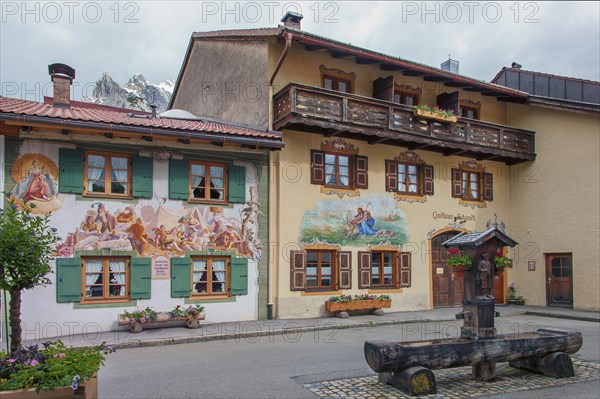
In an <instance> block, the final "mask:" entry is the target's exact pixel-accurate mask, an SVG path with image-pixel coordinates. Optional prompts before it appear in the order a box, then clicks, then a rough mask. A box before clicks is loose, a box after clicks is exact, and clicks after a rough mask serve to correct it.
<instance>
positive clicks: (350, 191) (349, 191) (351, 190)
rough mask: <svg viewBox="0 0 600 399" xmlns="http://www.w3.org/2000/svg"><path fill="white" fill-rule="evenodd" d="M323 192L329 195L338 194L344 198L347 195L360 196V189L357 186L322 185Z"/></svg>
mask: <svg viewBox="0 0 600 399" xmlns="http://www.w3.org/2000/svg"><path fill="white" fill-rule="evenodd" d="M321 194H327V195H337V196H338V197H340V198H342V197H344V196H345V195H347V196H348V197H358V196H359V195H360V191H358V189H357V188H333V187H327V186H321Z"/></svg>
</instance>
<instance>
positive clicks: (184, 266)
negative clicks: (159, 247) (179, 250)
mask: <svg viewBox="0 0 600 399" xmlns="http://www.w3.org/2000/svg"><path fill="white" fill-rule="evenodd" d="M191 274H192V261H191V259H190V258H171V298H187V297H189V296H190V295H191V291H192V290H191V287H192V276H191Z"/></svg>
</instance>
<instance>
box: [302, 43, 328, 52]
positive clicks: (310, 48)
mask: <svg viewBox="0 0 600 399" xmlns="http://www.w3.org/2000/svg"><path fill="white" fill-rule="evenodd" d="M304 48H305V49H306V51H327V48H326V47H323V46H317V45H314V44H305V45H304Z"/></svg>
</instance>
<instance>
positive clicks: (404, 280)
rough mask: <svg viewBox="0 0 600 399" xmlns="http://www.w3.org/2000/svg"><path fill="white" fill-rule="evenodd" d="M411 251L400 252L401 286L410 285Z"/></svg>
mask: <svg viewBox="0 0 600 399" xmlns="http://www.w3.org/2000/svg"><path fill="white" fill-rule="evenodd" d="M410 261H411V259H410V252H400V287H410V280H411V264H410Z"/></svg>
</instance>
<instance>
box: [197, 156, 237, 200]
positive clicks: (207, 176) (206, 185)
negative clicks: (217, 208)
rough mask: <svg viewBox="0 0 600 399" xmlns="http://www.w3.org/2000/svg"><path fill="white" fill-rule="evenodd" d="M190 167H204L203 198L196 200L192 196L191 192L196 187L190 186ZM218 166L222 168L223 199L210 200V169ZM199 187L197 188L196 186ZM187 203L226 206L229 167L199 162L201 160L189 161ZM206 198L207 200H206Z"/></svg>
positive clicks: (224, 164)
mask: <svg viewBox="0 0 600 399" xmlns="http://www.w3.org/2000/svg"><path fill="white" fill-rule="evenodd" d="M192 165H203V166H204V198H196V197H194V196H193V191H194V188H195V187H196V186H193V185H192V181H193V180H192V176H193V175H192ZM211 166H218V167H222V168H223V199H222V200H220V199H212V198H210V190H211V187H210V177H211V176H210V167H211ZM198 187H199V186H198ZM188 188H189V193H188V202H193V203H217V204H227V203H228V200H229V165H228V164H227V163H223V162H212V161H201V160H190V161H189V168H188ZM207 197H208V198H207Z"/></svg>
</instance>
